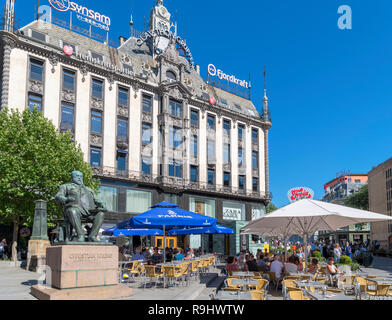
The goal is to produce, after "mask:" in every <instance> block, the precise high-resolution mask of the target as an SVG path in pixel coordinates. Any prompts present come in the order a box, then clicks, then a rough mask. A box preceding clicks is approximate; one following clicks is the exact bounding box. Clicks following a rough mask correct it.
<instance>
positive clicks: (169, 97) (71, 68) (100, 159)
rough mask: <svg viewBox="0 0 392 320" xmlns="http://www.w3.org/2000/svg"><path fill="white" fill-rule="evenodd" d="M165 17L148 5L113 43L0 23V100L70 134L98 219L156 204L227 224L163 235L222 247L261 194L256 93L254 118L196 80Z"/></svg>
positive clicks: (233, 245)
mask: <svg viewBox="0 0 392 320" xmlns="http://www.w3.org/2000/svg"><path fill="white" fill-rule="evenodd" d="M170 17H171V16H170V13H169V12H168V10H167V9H166V8H165V7H164V5H163V1H157V3H156V5H155V6H154V7H153V9H152V11H151V14H150V24H149V32H148V33H144V34H139V35H138V36H135V34H136V33H133V35H131V36H130V37H129V38H128V39H126V38H121V44H120V46H119V47H112V46H109V45H107V44H105V43H101V42H98V41H94V40H92V39H90V38H89V37H88V36H83V35H80V34H79V33H76V32H73V31H71V30H69V28H66V27H60V26H58V25H57V24H54V23H51V22H50V21H49V22H48V21H43V20H37V21H33V22H31V23H30V24H28V25H26V26H25V27H23V28H21V29H20V30H17V31H15V32H12V30H8V31H6V30H4V31H1V53H2V56H1V59H2V70H1V107H2V108H4V107H9V108H11V109H18V110H21V111H22V110H24V109H25V108H30V109H32V108H37V109H38V110H39V111H40V112H42V113H43V114H44V115H45V117H46V118H48V119H50V120H51V121H52V122H53V123H54V124H55V126H56V127H57V128H58V129H59V130H60V131H61V132H64V131H70V132H71V133H72V135H73V137H74V139H75V141H76V142H77V143H78V144H80V147H81V149H82V151H83V153H84V156H85V160H86V161H87V162H88V163H90V165H91V166H92V168H93V172H94V175H95V176H96V177H98V178H99V179H100V180H101V185H102V188H101V197H102V198H103V200H104V201H105V202H106V204H107V207H108V209H109V212H108V213H107V215H106V218H105V223H107V224H116V223H118V222H119V221H122V220H125V219H127V218H129V217H132V216H134V215H137V214H140V213H142V212H144V211H146V210H148V209H149V208H150V207H151V206H152V205H154V204H156V203H158V202H160V201H163V200H165V201H169V202H172V203H176V204H178V205H179V206H180V207H182V208H184V209H189V210H192V211H195V212H198V213H200V214H204V215H209V216H212V217H216V218H217V219H218V221H219V223H221V224H223V225H227V226H230V227H233V228H234V229H236V232H237V233H236V235H234V236H227V237H223V236H222V237H223V238H222V239H220V238H219V236H217V237H215V238H213V239H211V238H210V237H208V236H206V237H200V236H191V237H189V238H186V239H175V241H180V242H181V241H182V242H187V243H184V245H190V246H192V247H199V246H200V245H201V243H202V241H204V242H205V243H203V246H204V248H209V249H210V250H211V251H215V252H219V251H220V252H222V253H227V254H229V253H230V254H234V253H236V252H238V251H239V249H240V248H241V246H242V247H245V246H246V245H247V244H249V241H251V240H250V237H248V236H247V237H243V238H240V236H239V230H240V228H242V227H243V225H244V224H246V223H247V222H248V221H250V220H252V219H254V218H258V217H261V216H262V215H263V214H265V208H266V206H267V205H268V203H269V202H270V201H271V194H270V191H269V171H268V167H269V164H268V161H269V160H268V131H269V130H270V128H271V120H270V116H269V110H268V98H267V96H266V94H265V96H264V99H263V112H262V114H259V112H258V111H257V109H256V107H255V106H254V104H253V103H252V101H251V100H248V99H245V98H242V97H240V96H237V95H235V94H232V93H230V92H227V91H224V90H221V89H219V88H216V87H213V86H211V85H209V84H208V83H207V82H205V81H204V80H203V79H202V77H201V76H200V68H199V67H198V66H197V65H196V66H195V65H194V62H193V57H192V55H191V53H190V50H189V48H188V46H187V44H186V43H185V42H184V41H182V40H181V38H180V37H178V36H177V28H176V31H175V33H174V34H173V32H172V31H170V29H171V28H172V24H171V20H170ZM168 30H169V31H168ZM152 241H154V240H152ZM156 241H158V240H156ZM156 241H155V243H152V245H154V244H156V243H157V242H156Z"/></svg>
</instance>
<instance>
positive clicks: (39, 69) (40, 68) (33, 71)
mask: <svg viewBox="0 0 392 320" xmlns="http://www.w3.org/2000/svg"><path fill="white" fill-rule="evenodd" d="M30 80H37V81H41V82H43V81H44V63H43V62H42V61H39V60H36V59H30Z"/></svg>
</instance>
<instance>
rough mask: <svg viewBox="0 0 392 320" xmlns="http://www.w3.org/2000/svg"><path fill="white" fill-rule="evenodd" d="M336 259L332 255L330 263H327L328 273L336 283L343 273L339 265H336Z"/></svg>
mask: <svg viewBox="0 0 392 320" xmlns="http://www.w3.org/2000/svg"><path fill="white" fill-rule="evenodd" d="M334 263H335V260H334V258H332V257H330V258H329V259H328V265H327V273H328V274H329V275H330V276H331V278H332V282H333V283H334V284H335V285H336V284H337V282H338V281H339V278H340V277H341V276H342V275H343V273H342V272H340V270H339V269H338V267H337V266H335V264H334Z"/></svg>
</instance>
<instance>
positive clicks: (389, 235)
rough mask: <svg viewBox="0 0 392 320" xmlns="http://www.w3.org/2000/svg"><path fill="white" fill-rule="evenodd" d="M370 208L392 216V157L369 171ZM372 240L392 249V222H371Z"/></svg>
mask: <svg viewBox="0 0 392 320" xmlns="http://www.w3.org/2000/svg"><path fill="white" fill-rule="evenodd" d="M369 210H370V211H373V212H377V213H381V214H385V215H388V216H392V158H391V159H389V160H387V161H385V162H384V163H381V164H380V165H378V166H377V167H374V168H373V169H372V170H371V171H370V172H369ZM370 232H371V240H372V241H378V242H379V243H380V248H384V249H385V250H391V249H392V223H391V222H376V223H371V231H370Z"/></svg>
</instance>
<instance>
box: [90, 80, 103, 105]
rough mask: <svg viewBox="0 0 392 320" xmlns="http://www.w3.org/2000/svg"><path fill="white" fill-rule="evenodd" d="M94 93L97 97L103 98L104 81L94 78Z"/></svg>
mask: <svg viewBox="0 0 392 320" xmlns="http://www.w3.org/2000/svg"><path fill="white" fill-rule="evenodd" d="M92 95H93V97H95V98H97V99H101V100H102V99H103V81H102V80H98V79H93V87H92Z"/></svg>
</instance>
